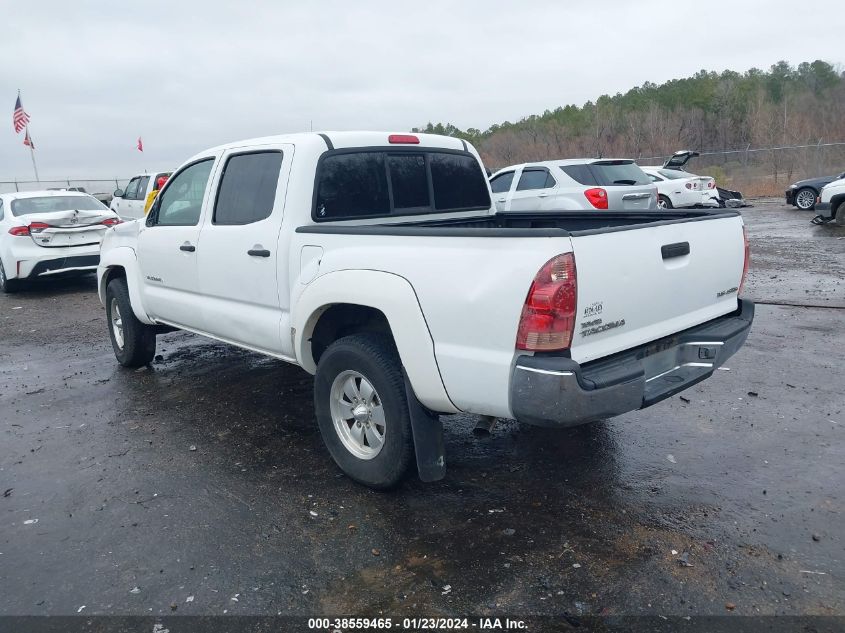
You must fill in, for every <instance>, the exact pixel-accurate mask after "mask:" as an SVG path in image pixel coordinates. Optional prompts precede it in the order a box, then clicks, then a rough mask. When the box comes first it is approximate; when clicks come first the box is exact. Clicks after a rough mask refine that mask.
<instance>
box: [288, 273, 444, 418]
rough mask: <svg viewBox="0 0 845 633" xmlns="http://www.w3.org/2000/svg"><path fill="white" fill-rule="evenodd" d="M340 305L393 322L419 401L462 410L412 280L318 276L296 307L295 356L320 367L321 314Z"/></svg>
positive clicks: (305, 364)
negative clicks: (315, 348) (317, 335)
mask: <svg viewBox="0 0 845 633" xmlns="http://www.w3.org/2000/svg"><path fill="white" fill-rule="evenodd" d="M339 303H346V304H351V305H360V306H367V307H370V308H375V309H376V310H379V311H381V313H382V314H384V316H385V317H386V318H387V322H388V324H389V325H390V330H391V333H392V334H393V339H394V341H395V342H396V348H397V350H398V351H399V357H400V359H401V361H402V365H403V366H404V368H405V372H406V374H407V376H408V380H409V381H410V383H411V387H412V388H413V390H414V393H415V394H416V396H417V399H418V400H419V401H420V402H422V403H423V404H424V405H425V406H426V407H428V408H429V409H431V410H432V411H437V412H442V413H457V412H458V411H459V410H458V409H457V408H456V407H455V405H454V404H452V401H451V400H450V399H449V395H448V394H447V393H446V388H445V387H444V386H443V380H442V378H441V377H440V370H439V369H438V367H437V361H436V359H435V356H434V341H433V340H432V338H431V333H430V332H429V330H428V325H427V324H426V322H425V317H424V316H423V312H422V308H421V307H420V304H419V300H418V299H417V295H416V293H415V292H414V289H413V287H412V286H411V284H410V283H409V282H408V280H407V279H405V278H404V277H401V276H399V275H396V274H393V273H387V272H382V271H376V270H340V271H335V272H331V273H327V274H325V275H322V276H320V277H317V278H316V279H315V280H314V281H312V282H311V283H310V284H308V286H306V287H305V288H304V290H303V291H302V293H301V294H300V295H299V297H298V298H297V299H296V301H295V303H294V307H293V311H292V319H291V324H292V327H293V328H294V330H293V346H294V354H295V355H296V359H297V361H298V363H299V364H300V365H301V366H302V367H303V369H305V370H306V371H308V372H309V373H312V374H313V373H315V372H316V371H317V367H316V364H315V363H314V358H313V354H312V352H311V335H312V333H313V332H314V327H315V326H316V325H317V321H318V320H319V318H320V316H321V315H322V314H323V312H325V311H326V310H327V309H328V308H329V307H331V306H332V305H335V304H339Z"/></svg>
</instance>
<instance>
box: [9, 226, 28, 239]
mask: <svg viewBox="0 0 845 633" xmlns="http://www.w3.org/2000/svg"><path fill="white" fill-rule="evenodd" d="M9 235H14V236H15V237H23V236H28V235H29V227H28V226H13V227H12V228H10V229H9Z"/></svg>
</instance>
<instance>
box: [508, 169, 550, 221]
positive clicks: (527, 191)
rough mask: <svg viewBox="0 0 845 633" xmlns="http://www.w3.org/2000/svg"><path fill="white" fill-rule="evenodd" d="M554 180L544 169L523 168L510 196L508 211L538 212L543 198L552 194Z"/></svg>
mask: <svg viewBox="0 0 845 633" xmlns="http://www.w3.org/2000/svg"><path fill="white" fill-rule="evenodd" d="M555 184H557V183H555V179H554V178H553V177H552V175H551V173H549V170H548V169H546V168H545V167H525V168H523V170H522V173H521V174H520V175H519V181H518V182H517V184H516V189H514V191H513V193H512V194H511V199H510V206H509V207H508V211H539V210H540V209H541V205H542V203H543V201H544V199H545V198H547V197H549V196H550V195H551V194H552V190H553V189H554V186H555Z"/></svg>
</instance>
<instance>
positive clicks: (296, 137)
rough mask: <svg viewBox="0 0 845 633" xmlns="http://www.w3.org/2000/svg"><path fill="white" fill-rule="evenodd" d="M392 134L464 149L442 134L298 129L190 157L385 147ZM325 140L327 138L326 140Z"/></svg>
mask: <svg viewBox="0 0 845 633" xmlns="http://www.w3.org/2000/svg"><path fill="white" fill-rule="evenodd" d="M393 134H401V135H409V136H415V137H417V138H418V139H419V141H420V142H419V144H418V145H417V144H414V145H405V144H397V147H409V146H410V147H442V148H444V149H456V150H461V149H465V148H467V144H466V143H465V142H464V141H462V140H461V139H459V138H454V137H451V136H441V135H439V134H417V133H416V132H358V131H356V132H337V131H335V132H331V131H328V132H301V133H297V134H279V135H276V136H260V137H257V138H251V139H246V140H242V141H235V142H233V143H225V144H223V145H218V146H216V147H211V148H209V149H206V150H204V151H202V152H199V153H198V154H196V155H194V156H192V157H191V158H190V159H189V162H190V161H193V160H195V159H198V158H202V157H203V156H207V155H208V154H209V152H219V151H225V150H227V149H235V148H238V147H244V146H255V145H272V144H278V143H292V144H294V145H300V146H301V145H311V146H313V147H315V148H317V147H319V148H323V149H326V148H330V147H333V148H335V149H344V148H347V147H384V146H388V145H390V142H389V140H388V138H389V137H390V136H391V135H393ZM327 139H328V140H327Z"/></svg>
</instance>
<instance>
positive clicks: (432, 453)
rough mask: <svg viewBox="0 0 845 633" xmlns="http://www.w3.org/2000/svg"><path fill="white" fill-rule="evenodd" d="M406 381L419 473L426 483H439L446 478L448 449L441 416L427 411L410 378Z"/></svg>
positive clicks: (405, 376) (403, 374)
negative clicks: (444, 443) (445, 443)
mask: <svg viewBox="0 0 845 633" xmlns="http://www.w3.org/2000/svg"><path fill="white" fill-rule="evenodd" d="M402 377H403V378H404V379H405V394H406V397H407V399H408V411H409V413H410V415H411V431H412V433H413V434H414V452H415V453H416V456H417V472H419V475H420V479H421V480H422V481H425V482H430V481H439V480H441V479H443V478H444V477H445V476H446V457H445V455H446V449H445V447H444V446H443V423H442V422H441V421H440V416H438V415H435V414H434V413H431V412H430V411H428V409H426V408H425V407H424V406H422V404H420V401H419V400H417V396H416V395H415V394H414V390H413V389H412V388H411V383H410V382H408V376H407V375H406V374H405V372H404V371H403V372H402Z"/></svg>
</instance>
